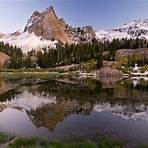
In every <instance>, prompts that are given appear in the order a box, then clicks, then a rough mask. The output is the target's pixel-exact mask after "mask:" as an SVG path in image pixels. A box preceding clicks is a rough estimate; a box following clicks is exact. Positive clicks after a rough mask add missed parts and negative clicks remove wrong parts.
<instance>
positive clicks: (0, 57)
mask: <svg viewBox="0 0 148 148" xmlns="http://www.w3.org/2000/svg"><path fill="white" fill-rule="evenodd" d="M10 59H11V57H10V56H8V55H7V54H5V53H3V52H0V69H1V68H4V67H5V66H6V65H7V64H8V63H9V62H10Z"/></svg>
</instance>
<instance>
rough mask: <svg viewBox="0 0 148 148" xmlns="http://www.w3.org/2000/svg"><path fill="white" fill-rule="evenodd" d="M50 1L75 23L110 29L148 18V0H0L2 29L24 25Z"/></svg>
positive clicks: (58, 10)
mask: <svg viewBox="0 0 148 148" xmlns="http://www.w3.org/2000/svg"><path fill="white" fill-rule="evenodd" d="M50 5H52V6H54V8H55V11H56V12H57V15H58V16H59V17H63V18H64V19H65V21H66V22H67V23H69V24H70V25H72V26H83V25H92V26H93V27H94V28H95V29H107V28H113V27H117V26H119V25H122V24H123V23H125V22H128V21H132V20H135V19H146V18H147V19H148V0H0V32H3V33H6V32H14V31H16V30H18V29H23V27H24V25H25V24H26V21H27V19H28V18H29V17H30V16H31V14H32V12H33V11H35V10H39V11H41V10H44V9H46V8H47V7H49V6H50Z"/></svg>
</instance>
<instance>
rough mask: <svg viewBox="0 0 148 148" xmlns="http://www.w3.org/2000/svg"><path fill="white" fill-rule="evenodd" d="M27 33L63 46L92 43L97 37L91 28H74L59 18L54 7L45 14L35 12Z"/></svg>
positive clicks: (27, 27) (28, 23)
mask: <svg viewBox="0 0 148 148" xmlns="http://www.w3.org/2000/svg"><path fill="white" fill-rule="evenodd" d="M24 31H25V32H29V33H34V34H35V35H36V36H41V37H43V39H47V40H57V41H60V42H62V43H63V44H65V43H68V44H71V43H79V42H90V41H91V40H92V39H93V38H95V37H96V34H95V32H94V30H93V28H92V27H91V26H86V27H82V28H81V27H80V28H72V27H71V26H69V25H68V24H66V22H65V21H64V19H63V18H60V19H59V18H58V17H57V15H56V13H55V11H54V9H53V7H49V8H48V9H46V11H44V12H41V13H40V12H38V11H35V12H34V13H33V14H32V16H31V18H30V19H29V20H28V22H27V25H26V26H25V29H24Z"/></svg>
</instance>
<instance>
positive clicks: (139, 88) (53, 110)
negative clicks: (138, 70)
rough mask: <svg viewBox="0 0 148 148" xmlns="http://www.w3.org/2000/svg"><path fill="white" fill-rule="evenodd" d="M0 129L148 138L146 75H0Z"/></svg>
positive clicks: (54, 135) (129, 142) (65, 137)
mask: <svg viewBox="0 0 148 148" xmlns="http://www.w3.org/2000/svg"><path fill="white" fill-rule="evenodd" d="M0 131H1V132H5V133H8V134H11V135H15V136H19V137H42V138H48V139H50V140H61V141H69V140H78V139H91V140H93V141H97V140H98V139H99V138H102V137H112V138H117V139H120V140H122V141H123V142H125V143H126V146H127V147H136V146H137V147H138V145H140V144H148V141H147V139H148V79H147V78H136V77H135V78H130V79H125V80H122V81H120V82H116V83H112V81H110V80H105V81H103V82H100V81H96V80H90V79H82V80H77V81H74V80H47V81H42V80H33V81H27V80H26V81H25V80H7V79H2V78H1V79H0Z"/></svg>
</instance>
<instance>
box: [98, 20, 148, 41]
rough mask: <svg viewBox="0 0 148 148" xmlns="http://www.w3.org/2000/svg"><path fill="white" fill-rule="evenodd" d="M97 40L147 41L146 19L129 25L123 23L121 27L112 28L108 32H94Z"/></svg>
mask: <svg viewBox="0 0 148 148" xmlns="http://www.w3.org/2000/svg"><path fill="white" fill-rule="evenodd" d="M96 35H97V38H98V39H99V40H105V39H106V40H109V41H112V40H113V39H122V38H127V39H130V38H132V39H136V38H141V39H148V19H145V20H135V21H132V22H129V23H125V24H124V25H123V26H121V27H118V28H114V29H112V30H109V31H105V30H104V31H102V30H101V31H98V32H96Z"/></svg>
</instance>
